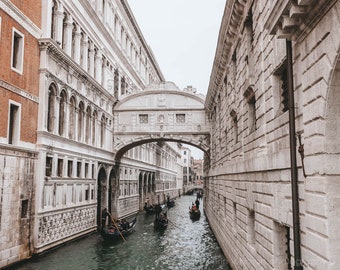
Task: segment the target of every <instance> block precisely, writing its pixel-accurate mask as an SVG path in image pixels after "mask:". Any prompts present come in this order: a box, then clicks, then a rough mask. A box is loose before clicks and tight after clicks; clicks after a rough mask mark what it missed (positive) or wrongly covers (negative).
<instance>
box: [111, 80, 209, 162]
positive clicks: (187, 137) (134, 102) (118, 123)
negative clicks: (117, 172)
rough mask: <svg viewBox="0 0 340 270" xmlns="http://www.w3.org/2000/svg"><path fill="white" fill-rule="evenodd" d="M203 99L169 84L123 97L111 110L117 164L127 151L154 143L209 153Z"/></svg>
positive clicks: (188, 89) (192, 91)
mask: <svg viewBox="0 0 340 270" xmlns="http://www.w3.org/2000/svg"><path fill="white" fill-rule="evenodd" d="M204 102H205V100H204V96H203V95H200V94H196V93H195V90H194V89H193V88H191V87H188V88H186V89H184V90H183V91H182V90H180V89H179V88H178V87H177V86H176V85H175V84H174V83H172V82H163V83H159V84H150V85H149V86H148V87H146V89H145V90H144V91H142V92H138V93H135V94H131V95H127V96H125V97H124V96H123V97H122V98H121V100H120V101H119V102H118V103H117V104H116V105H115V107H114V131H113V137H114V144H113V146H114V152H115V153H116V156H115V159H116V161H119V160H120V158H121V157H122V155H123V154H124V153H125V152H126V151H128V150H129V149H131V148H133V147H135V146H138V145H141V144H145V143H149V142H157V141H174V142H181V143H186V144H189V145H192V146H195V147H197V148H199V149H201V150H202V151H203V152H205V153H206V154H209V148H210V128H209V121H208V117H207V115H206V113H205V108H204Z"/></svg>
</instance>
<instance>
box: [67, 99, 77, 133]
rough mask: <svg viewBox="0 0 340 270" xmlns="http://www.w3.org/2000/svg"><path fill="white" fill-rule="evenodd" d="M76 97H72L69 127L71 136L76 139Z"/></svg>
mask: <svg viewBox="0 0 340 270" xmlns="http://www.w3.org/2000/svg"><path fill="white" fill-rule="evenodd" d="M76 110H77V107H76V99H75V97H74V96H72V97H71V99H70V127H69V133H68V135H69V138H70V139H72V140H74V139H75V129H76V122H77V121H76V120H77V118H76V115H77V114H76Z"/></svg>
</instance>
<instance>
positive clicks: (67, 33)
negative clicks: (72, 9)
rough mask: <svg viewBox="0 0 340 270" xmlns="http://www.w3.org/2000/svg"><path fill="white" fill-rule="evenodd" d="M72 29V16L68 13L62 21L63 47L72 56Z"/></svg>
mask: <svg viewBox="0 0 340 270" xmlns="http://www.w3.org/2000/svg"><path fill="white" fill-rule="evenodd" d="M72 29H73V18H72V16H71V15H69V14H68V15H67V16H66V20H65V23H64V40H63V49H64V51H65V52H66V53H67V54H68V55H69V56H72Z"/></svg>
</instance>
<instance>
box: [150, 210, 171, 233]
mask: <svg viewBox="0 0 340 270" xmlns="http://www.w3.org/2000/svg"><path fill="white" fill-rule="evenodd" d="M168 222H169V220H168V218H167V216H166V215H164V214H162V213H161V214H160V215H159V216H156V217H155V220H154V223H153V224H154V228H155V229H156V230H165V229H166V228H167V227H168Z"/></svg>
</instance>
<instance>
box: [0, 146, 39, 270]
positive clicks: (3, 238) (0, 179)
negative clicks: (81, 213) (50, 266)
mask: <svg viewBox="0 0 340 270" xmlns="http://www.w3.org/2000/svg"><path fill="white" fill-rule="evenodd" d="M35 167H36V153H34V152H25V151H22V150H19V149H13V148H9V147H6V146H5V145H2V146H1V147H0V242H1V248H0V268H1V267H4V266H7V265H9V264H11V263H14V262H16V261H19V260H23V259H26V258H29V257H30V256H31V255H32V253H33V238H32V232H33V217H34V170H35Z"/></svg>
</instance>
